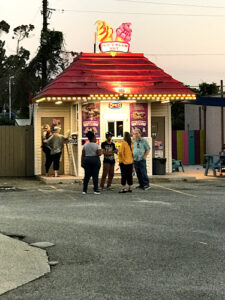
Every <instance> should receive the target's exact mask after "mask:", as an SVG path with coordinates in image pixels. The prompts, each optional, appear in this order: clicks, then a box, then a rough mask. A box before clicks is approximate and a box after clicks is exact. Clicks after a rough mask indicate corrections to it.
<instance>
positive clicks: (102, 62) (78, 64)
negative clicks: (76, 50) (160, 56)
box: [34, 53, 194, 100]
mask: <svg viewBox="0 0 225 300" xmlns="http://www.w3.org/2000/svg"><path fill="white" fill-rule="evenodd" d="M119 88H123V89H124V90H125V92H124V93H125V94H132V95H134V94H151V95H153V94H155V95H156V94H157V95H158V94H164V95H175V94H176V95H177V94H186V95H187V94H189V95H194V92H192V91H190V90H189V89H188V88H187V87H185V86H184V85H183V84H182V83H180V82H179V81H177V80H175V79H173V78H172V77H171V76H170V75H168V74H166V73H165V72H164V71H163V70H162V69H160V68H159V67H157V66H156V65H155V64H154V63H152V62H151V61H149V60H148V59H147V58H146V57H144V55H143V54H141V53H119V54H116V55H115V56H112V55H111V54H106V53H82V54H81V55H80V56H78V57H77V58H76V59H75V60H74V61H73V63H72V64H71V65H70V66H69V67H68V68H67V69H66V70H65V71H64V72H62V73H61V74H60V75H59V76H57V77H56V78H55V79H54V80H52V81H51V82H50V83H49V84H48V85H47V86H46V87H45V88H44V89H43V90H42V91H41V92H40V93H39V94H38V95H36V97H35V98H34V99H35V100H37V99H40V98H43V97H71V96H74V97H77V96H84V97H86V96H89V95H100V94H119V93H121V92H120V91H119Z"/></svg>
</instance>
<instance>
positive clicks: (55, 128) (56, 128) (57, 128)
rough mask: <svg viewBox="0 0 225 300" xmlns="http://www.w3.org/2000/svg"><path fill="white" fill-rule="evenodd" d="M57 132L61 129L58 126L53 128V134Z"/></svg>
mask: <svg viewBox="0 0 225 300" xmlns="http://www.w3.org/2000/svg"><path fill="white" fill-rule="evenodd" d="M59 130H61V128H60V127H59V126H54V129H53V131H54V132H55V131H59Z"/></svg>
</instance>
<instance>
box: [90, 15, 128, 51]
mask: <svg viewBox="0 0 225 300" xmlns="http://www.w3.org/2000/svg"><path fill="white" fill-rule="evenodd" d="M96 24H97V38H98V40H99V41H100V50H101V51H102V52H129V49H130V44H129V42H130V41H131V33H132V30H131V28H130V26H131V23H122V24H121V25H120V27H118V28H117V29H116V38H115V40H113V28H112V27H111V26H110V25H108V24H107V23H106V22H105V21H97V22H96Z"/></svg>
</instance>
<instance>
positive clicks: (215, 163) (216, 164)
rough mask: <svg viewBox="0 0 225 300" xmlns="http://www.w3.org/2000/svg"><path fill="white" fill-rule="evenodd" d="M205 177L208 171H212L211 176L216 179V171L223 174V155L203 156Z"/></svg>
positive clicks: (224, 162) (224, 165) (224, 160)
mask: <svg viewBox="0 0 225 300" xmlns="http://www.w3.org/2000/svg"><path fill="white" fill-rule="evenodd" d="M204 156H205V162H206V164H205V176H207V175H208V172H209V169H212V171H213V176H214V177H216V171H221V172H223V169H225V155H220V154H205V155H204Z"/></svg>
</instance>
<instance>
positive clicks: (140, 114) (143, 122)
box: [130, 103, 148, 137]
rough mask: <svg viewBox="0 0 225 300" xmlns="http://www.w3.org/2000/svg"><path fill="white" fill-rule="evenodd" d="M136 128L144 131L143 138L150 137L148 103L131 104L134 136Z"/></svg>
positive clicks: (131, 128) (131, 123)
mask: <svg viewBox="0 0 225 300" xmlns="http://www.w3.org/2000/svg"><path fill="white" fill-rule="evenodd" d="M136 128H138V129H141V130H142V134H143V137H147V136H148V104H147V103H131V104H130V132H131V134H134V130H135V129H136Z"/></svg>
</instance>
